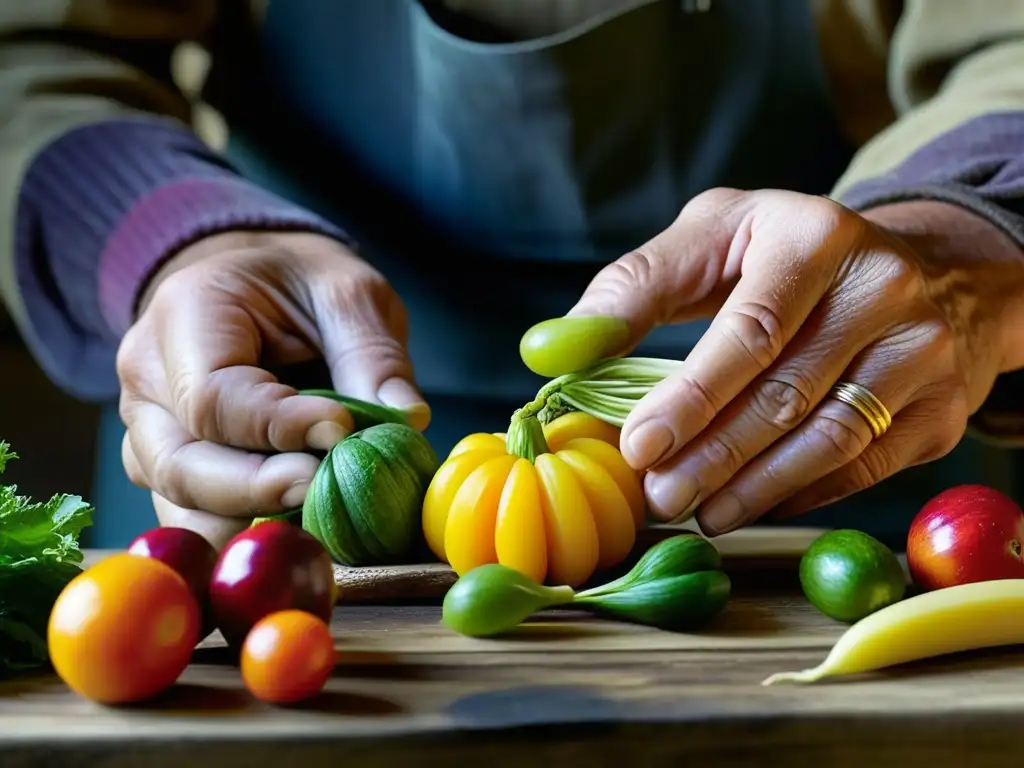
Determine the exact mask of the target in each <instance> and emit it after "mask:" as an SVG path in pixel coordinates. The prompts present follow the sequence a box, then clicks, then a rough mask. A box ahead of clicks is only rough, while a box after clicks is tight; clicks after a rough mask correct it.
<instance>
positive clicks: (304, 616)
mask: <svg viewBox="0 0 1024 768" xmlns="http://www.w3.org/2000/svg"><path fill="white" fill-rule="evenodd" d="M335 660H336V655H335V652H334V638H333V637H331V630H330V627H328V626H327V624H326V623H325V622H324V621H323V620H322V619H320V618H319V617H318V616H314V615H313V614H311V613H306V612H305V611H295V610H289V611H278V612H276V613H272V614H270V615H269V616H265V617H264V618H263V619H261V620H260V621H258V622H257V623H256V625H255V626H253V628H252V629H251V630H250V631H249V634H248V635H246V638H245V643H244V644H243V645H242V680H243V681H244V682H245V687H246V688H248V689H249V692H250V693H252V695H253V696H255V697H256V698H257V699H261V700H262V701H267V702H270V703H272V704H291V703H294V702H297V701H301V700H302V699H306V698H309V697H310V696H314V695H316V694H317V693H319V692H320V691H321V690H322V689H323V687H324V685H325V684H326V683H327V680H328V678H330V676H331V672H332V671H333V669H334V663H335Z"/></svg>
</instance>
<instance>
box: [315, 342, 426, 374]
mask: <svg viewBox="0 0 1024 768" xmlns="http://www.w3.org/2000/svg"><path fill="white" fill-rule="evenodd" d="M365 360H373V363H374V366H375V368H376V369H377V370H378V371H380V374H379V375H380V376H382V377H385V378H390V377H391V376H403V377H407V378H411V377H412V363H411V362H410V361H409V357H408V355H407V354H406V352H405V349H404V348H403V347H402V344H401V342H399V341H398V340H397V339H394V338H392V337H390V336H382V337H378V338H373V339H362V340H357V341H356V342H355V343H353V344H350V345H348V346H345V347H343V348H341V349H339V350H338V351H337V354H336V356H335V359H334V362H335V365H336V366H337V367H338V368H340V369H345V368H347V367H349V366H357V365H362V364H363V362H362V361H365Z"/></svg>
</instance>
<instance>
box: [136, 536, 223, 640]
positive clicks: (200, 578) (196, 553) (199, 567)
mask: <svg viewBox="0 0 1024 768" xmlns="http://www.w3.org/2000/svg"><path fill="white" fill-rule="evenodd" d="M128 552H129V553H130V554H133V555H140V556H142V557H152V558H154V559H155V560H159V561H161V562H163V563H166V564H167V565H169V566H170V567H171V568H173V569H174V570H175V571H177V572H178V574H179V575H180V576H181V577H182V578H183V579H185V582H186V583H187V584H188V586H189V589H191V590H192V594H193V595H195V598H196V602H198V603H199V606H200V608H201V609H202V612H203V625H202V629H201V631H200V633H199V636H200V639H202V638H204V637H206V636H207V635H209V634H210V633H211V632H213V630H214V629H215V627H214V622H213V614H212V611H211V610H210V602H209V599H208V598H209V593H210V576H211V574H212V573H213V567H214V566H215V565H216V564H217V550H216V549H214V548H213V545H212V544H211V543H210V542H208V541H207V540H206V539H204V538H203V537H202V536H200V535H199V534H198V533H196V532H195V531H191V530H189V529H188V528H173V527H166V528H154V529H153V530H151V531H146V532H145V533H143V534H141V535H140V536H138V537H137V538H136V539H135V540H134V541H133V542H132V543H131V544H129V545H128Z"/></svg>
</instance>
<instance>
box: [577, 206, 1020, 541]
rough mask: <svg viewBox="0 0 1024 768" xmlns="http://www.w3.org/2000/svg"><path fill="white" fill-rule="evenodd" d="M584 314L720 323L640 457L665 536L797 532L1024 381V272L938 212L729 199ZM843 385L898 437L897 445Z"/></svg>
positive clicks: (623, 263)
mask: <svg viewBox="0 0 1024 768" xmlns="http://www.w3.org/2000/svg"><path fill="white" fill-rule="evenodd" d="M570 314H580V315H587V314H610V315H616V316H619V317H622V318H624V319H626V320H628V321H629V323H630V325H631V327H632V329H633V337H634V338H633V341H634V342H635V341H636V340H637V339H639V338H640V337H642V336H643V335H644V334H645V333H646V332H647V331H649V330H650V329H651V328H652V327H654V326H655V325H659V324H662V323H672V322H681V321H685V320H692V319H696V318H699V317H713V318H714V320H713V322H712V324H711V326H710V328H709V330H708V331H707V332H706V334H705V335H704V337H703V338H702V339H701V340H700V342H699V343H698V345H697V347H696V348H695V349H694V350H693V353H692V354H691V355H690V356H689V357H688V358H687V360H686V363H685V365H684V366H683V367H682V369H681V370H680V371H679V372H678V373H677V374H675V375H673V376H672V377H671V378H670V379H667V380H665V381H664V382H662V383H661V384H660V385H659V386H658V387H656V388H655V389H654V390H653V391H652V392H650V393H649V394H648V395H647V396H646V397H645V398H644V399H643V400H642V401H641V402H640V403H639V404H638V405H637V406H636V408H635V409H634V411H633V412H632V413H631V414H630V416H629V419H628V420H627V422H626V424H625V425H624V426H623V429H622V437H621V447H622V452H623V455H624V456H625V457H626V459H627V461H629V463H630V464H631V465H632V466H633V467H634V468H637V469H650V470H651V471H650V472H648V474H647V476H646V479H645V490H646V494H647V497H648V500H649V502H650V504H651V506H652V508H653V510H654V513H655V514H656V515H657V516H659V517H661V518H663V519H669V520H670V519H675V518H677V516H680V515H685V514H686V513H688V512H692V510H693V509H694V508H695V507H696V506H697V505H698V504H700V505H701V506H700V511H699V513H698V515H697V519H698V522H699V523H700V526H701V528H702V530H703V531H704V532H705V533H707V534H709V535H716V534H720V533H724V532H727V531H730V530H734V529H736V528H738V527H741V526H743V525H746V524H749V523H750V522H753V521H754V520H756V519H757V518H759V517H761V516H763V515H764V514H765V513H767V512H769V511H771V510H775V512H776V514H777V515H781V516H790V515H795V514H799V513H802V512H806V511H808V510H810V509H813V508H816V507H819V506H822V505H824V504H827V503H830V502H833V501H836V500H838V499H840V498H843V497H846V496H849V495H850V494H852V493H854V492H857V491H860V490H862V489H864V488H867V487H869V486H872V485H875V484H877V483H879V482H881V481H882V480H883V479H885V478H887V477H889V476H891V475H893V474H895V473H896V472H898V471H900V470H902V469H904V468H906V467H909V466H913V465H916V464H921V463H924V462H928V461H932V460H935V459H938V458H940V457H942V456H944V455H946V454H947V453H948V452H949V451H950V450H952V449H953V448H954V447H955V446H956V444H957V443H958V442H959V440H960V439H961V438H962V436H963V434H964V431H965V428H966V424H967V419H968V416H969V415H970V414H972V413H974V412H975V411H976V410H977V409H978V408H979V407H980V406H981V404H982V402H983V401H984V399H985V398H986V396H987V395H988V393H989V392H990V390H991V388H992V385H993V383H994V381H995V378H996V376H997V374H999V373H1000V372H1003V371H1007V370H1011V369H1014V368H1018V367H1021V366H1022V365H1024V359H1022V358H1024V354H1022V353H1024V345H1022V341H1024V338H1022V337H1024V317H1022V315H1024V254H1022V253H1021V252H1020V250H1019V249H1018V248H1017V246H1016V245H1015V244H1013V243H1012V242H1011V241H1010V240H1009V239H1008V238H1007V237H1006V236H1004V235H1003V234H1002V233H1001V232H1000V231H999V230H997V229H996V228H995V227H994V226H992V225H991V224H988V223H987V222H985V221H983V220H981V219H980V218H977V217H975V216H974V215H973V214H971V213H969V212H967V211H966V210H963V209H960V208H957V207H954V206H951V205H945V204H941V203H935V202H913V203H903V204H898V205H892V206H888V207H885V208H878V209H876V210H874V211H872V212H869V213H867V214H865V215H864V216H861V215H858V214H856V213H854V212H852V211H850V210H848V209H845V208H843V207H842V206H840V205H838V204H836V203H834V202H832V201H830V200H827V199H824V198H818V197H808V196H806V195H799V194H795V193H789V192H776V191H758V192H740V191H736V190H725V189H722V190H712V191H710V192H708V193H705V194H703V195H701V196H699V197H698V198H695V199H694V200H693V201H692V202H691V203H690V204H689V205H687V206H686V208H685V209H684V210H683V211H682V213H681V214H680V216H679V217H678V218H677V220H676V221H675V222H674V223H673V224H672V226H671V227H670V228H669V229H667V230H666V231H665V232H663V233H662V234H660V235H659V236H658V237H656V238H654V239H653V240H652V241H651V242H649V243H647V244H646V245H644V246H643V247H642V248H640V249H638V250H636V251H635V252H633V253H630V254H628V255H626V256H625V257H623V258H622V259H620V260H619V261H617V262H616V263H614V264H612V265H610V266H609V267H607V268H605V269H604V270H603V271H602V272H601V273H600V274H599V275H597V277H596V278H595V279H594V281H593V283H592V284H591V286H590V287H589V289H588V290H587V292H586V294H585V296H584V297H583V298H582V299H581V301H580V302H579V304H578V305H577V306H576V307H574V308H573V310H572V311H571V312H570ZM839 380H847V381H854V382H857V383H859V384H861V385H863V386H865V387H867V388H868V389H869V390H870V391H871V392H873V393H874V394H875V396H876V397H878V398H879V399H880V400H881V401H882V403H884V404H885V406H886V407H887V409H888V410H889V412H890V413H891V414H892V417H893V423H892V426H891V427H890V428H889V430H888V431H887V432H886V433H885V434H884V435H883V436H882V437H881V438H879V439H878V440H873V439H872V433H871V431H870V428H869V425H868V423H867V421H866V420H865V419H864V418H862V417H861V416H860V415H859V414H858V413H857V412H856V411H855V410H853V409H852V408H851V407H850V406H848V405H845V404H844V403H842V402H839V401H837V400H835V399H834V398H830V397H827V395H828V393H829V390H830V389H831V387H832V386H833V384H835V383H836V382H837V381H839Z"/></svg>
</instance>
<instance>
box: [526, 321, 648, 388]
mask: <svg viewBox="0 0 1024 768" xmlns="http://www.w3.org/2000/svg"><path fill="white" fill-rule="evenodd" d="M629 336H630V331H629V324H628V323H627V322H626V321H625V320H623V319H621V318H618V317H558V318H554V319H552V320H545V321H543V322H541V323H537V325H535V326H533V327H532V328H530V329H529V330H528V331H527V332H526V333H524V334H523V338H522V339H521V340H520V342H519V356H520V357H521V358H522V359H523V363H525V364H526V367H527V368H529V369H530V370H531V371H533V372H534V373H536V374H538V375H540V376H544V377H547V378H554V377H556V376H561V375H563V374H566V373H572V372H573V371H578V370H581V369H583V368H587V367H588V366H591V365H593V364H594V363H596V362H597V361H598V360H600V359H602V358H604V357H609V356H611V355H613V354H615V353H616V352H620V351H621V350H622V347H624V346H625V345H626V343H627V342H628V341H629Z"/></svg>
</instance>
